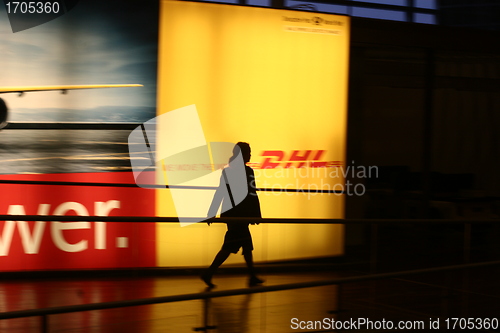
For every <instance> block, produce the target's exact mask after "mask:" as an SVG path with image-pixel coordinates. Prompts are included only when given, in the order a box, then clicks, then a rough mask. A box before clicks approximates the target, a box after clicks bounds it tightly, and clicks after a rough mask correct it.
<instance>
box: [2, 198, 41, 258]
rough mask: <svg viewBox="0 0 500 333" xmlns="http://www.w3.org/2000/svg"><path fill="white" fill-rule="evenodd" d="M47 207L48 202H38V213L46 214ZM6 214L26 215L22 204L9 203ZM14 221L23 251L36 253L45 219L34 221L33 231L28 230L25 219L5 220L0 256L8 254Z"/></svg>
mask: <svg viewBox="0 0 500 333" xmlns="http://www.w3.org/2000/svg"><path fill="white" fill-rule="evenodd" d="M49 208H50V205H49V204H40V205H39V206H38V215H48V212H49ZM7 214H8V215H26V212H25V211H24V206H22V205H10V206H9V211H8V212H7ZM16 223H17V227H18V229H19V234H20V236H21V241H22V244H23V248H24V253H28V254H36V253H38V250H39V249H40V243H41V241H42V236H43V231H44V229H45V223H46V222H45V221H36V222H35V226H34V228H33V233H31V232H30V228H29V225H28V222H27V221H5V224H4V226H3V232H2V236H1V238H0V256H6V255H8V254H9V250H10V244H11V243H12V237H13V235H14V228H15V225H16Z"/></svg>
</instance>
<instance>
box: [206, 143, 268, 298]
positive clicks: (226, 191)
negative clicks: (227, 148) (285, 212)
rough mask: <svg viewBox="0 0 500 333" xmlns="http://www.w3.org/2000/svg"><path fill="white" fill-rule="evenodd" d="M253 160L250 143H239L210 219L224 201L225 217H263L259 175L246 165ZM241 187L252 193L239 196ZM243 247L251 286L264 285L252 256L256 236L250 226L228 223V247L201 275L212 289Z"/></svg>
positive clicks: (210, 212)
mask: <svg viewBox="0 0 500 333" xmlns="http://www.w3.org/2000/svg"><path fill="white" fill-rule="evenodd" d="M240 154H241V155H240ZM250 157H251V150H250V145H249V144H248V143H246V142H238V143H237V144H236V145H235V146H234V149H233V156H231V158H230V159H229V166H228V167H226V168H225V169H224V170H223V171H222V176H221V180H220V185H219V187H218V188H217V191H216V192H215V194H214V198H213V200H212V204H211V205H210V209H209V212H208V216H209V217H212V216H215V215H216V214H217V210H218V209H219V206H220V205H221V202H222V213H221V217H262V215H261V212H260V202H259V198H258V196H257V192H256V188H255V175H254V172H253V170H252V168H250V167H249V166H247V165H246V163H248V162H249V161H250ZM243 170H244V173H243ZM241 186H246V187H247V189H248V194H247V195H246V196H245V197H244V198H240V197H238V193H237V192H240V193H241V191H238V190H240V189H241ZM235 190H236V191H235ZM244 193H246V191H244ZM239 201H241V202H239ZM238 202H239V203H238ZM252 224H253V223H252ZM208 225H210V223H208ZM240 248H242V249H243V257H244V258H245V262H246V264H247V267H248V274H249V280H248V285H249V286H256V285H259V284H262V283H263V282H264V281H263V280H261V279H259V278H258V277H257V276H256V274H255V269H254V265H253V255H252V251H253V243H252V235H251V234H250V230H249V228H248V223H245V222H239V221H234V222H227V232H226V235H225V237H224V244H222V248H221V249H220V251H219V252H218V253H217V255H216V256H215V258H214V261H213V262H212V265H210V267H209V268H208V270H207V271H206V272H205V273H204V274H203V275H202V276H201V278H202V280H203V281H204V282H205V283H206V284H207V286H208V287H210V288H213V287H215V285H214V284H213V283H212V276H213V275H214V273H215V271H216V270H217V268H219V266H220V265H222V263H224V261H226V259H227V258H228V257H229V255H230V254H231V253H237V252H238V251H239V249H240Z"/></svg>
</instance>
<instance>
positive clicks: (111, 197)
mask: <svg viewBox="0 0 500 333" xmlns="http://www.w3.org/2000/svg"><path fill="white" fill-rule="evenodd" d="M0 179H4V180H6V179H9V180H34V181H63V182H93V183H99V182H105V183H123V184H133V183H134V179H133V176H132V174H131V173H129V172H115V173H107V172H106V173H78V174H75V173H70V174H39V175H2V176H0ZM0 214H8V215H66V216H71V215H79V216H93V215H95V216H154V215H155V191H154V190H151V189H143V188H137V187H114V186H109V187H108V186H104V187H103V186H75V185H68V186H66V185H62V186H61V185H25V184H23V185H20V184H0ZM154 266H156V233H155V224H154V223H143V222H141V223H128V222H127V223H126V222H122V223H120V222H92V221H88V222H58V221H50V222H45V221H28V222H26V221H0V271H19V270H42V269H43V270H46V269H63V270H64V269H88V268H126V267H154Z"/></svg>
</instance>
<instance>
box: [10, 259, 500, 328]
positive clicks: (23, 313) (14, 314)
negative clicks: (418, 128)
mask: <svg viewBox="0 0 500 333" xmlns="http://www.w3.org/2000/svg"><path fill="white" fill-rule="evenodd" d="M499 264H500V261H488V262H481V263H474V264H465V265H452V266H442V267H435V268H424V269H415V270H407V271H398V272H391V273H380V274H370V275H362V276H353V277H345V278H335V279H328V280H321V281H309V282H298V283H288V284H280V285H274V286H259V287H252V288H241V289H230V290H221V291H207V292H202V293H193V294H182V295H172V296H161V297H151V298H140V299H133V300H125V301H113V302H102V303H90V304H78V305H68V306H60V307H51V308H42V309H29V310H18V311H10V312H3V313H0V319H14V318H23V317H33V316H46V315H54V314H62V313H70V312H80V311H95V310H105V309H114V308H122V307H130V306H139V305H152V304H160V303H172V302H180V301H192V300H197V299H209V298H216V297H226V296H237V295H247V294H256V293H263V292H271V291H284V290H291V289H302V288H312V287H322V286H327V285H335V284H344V283H355V282H365V281H372V280H380V279H388V278H395V277H401V276H407V275H416V274H425V273H435V272H446V271H453V270H460V269H468V268H478V267H487V266H494V265H499Z"/></svg>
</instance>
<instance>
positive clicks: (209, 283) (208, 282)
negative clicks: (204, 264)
mask: <svg viewBox="0 0 500 333" xmlns="http://www.w3.org/2000/svg"><path fill="white" fill-rule="evenodd" d="M200 278H201V279H202V280H203V282H205V284H206V285H207V287H208V288H210V289H212V288H214V287H215V284H213V283H212V275H210V274H209V273H203V274H202V275H201V276H200Z"/></svg>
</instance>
